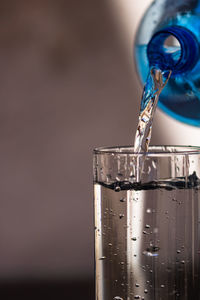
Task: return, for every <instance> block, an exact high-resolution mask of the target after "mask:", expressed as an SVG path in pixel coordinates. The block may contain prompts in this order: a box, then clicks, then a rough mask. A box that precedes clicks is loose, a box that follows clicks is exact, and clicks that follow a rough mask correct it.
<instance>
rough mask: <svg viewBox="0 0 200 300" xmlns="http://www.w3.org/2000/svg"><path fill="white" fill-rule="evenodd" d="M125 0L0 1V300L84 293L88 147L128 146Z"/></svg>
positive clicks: (135, 85)
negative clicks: (2, 296)
mask: <svg viewBox="0 0 200 300" xmlns="http://www.w3.org/2000/svg"><path fill="white" fill-rule="evenodd" d="M132 1H134V0H132ZM134 2H135V4H132V9H133V10H132V11H131V16H132V17H131V18H133V19H130V20H132V22H133V23H131V22H130V23H128V21H127V20H128V19H127V18H128V17H127V18H126V12H127V11H129V9H128V10H127V8H126V11H124V10H123V9H125V6H123V5H124V4H122V1H120V0H116V1H113V0H112V1H111V0H110V1H108V0H84V1H82V0H75V1H72V0H71V1H70V0H65V1H64V0H57V1H53V0H52V1H51V0H50V1H45V0H40V1H38V0H34V1H33V0H26V1H25V0H24V1H23V0H18V1H0V41H1V43H0V70H1V71H0V76H1V79H0V99H1V100H0V103H1V109H0V292H2V293H4V294H5V295H6V296H5V297H4V298H3V299H13V297H15V299H18V298H19V299H39V298H38V297H40V296H41V297H42V298H43V299H67V298H69V296H70V297H73V299H79V298H80V297H81V299H94V296H93V276H94V271H93V267H94V264H93V260H94V257H93V251H94V250H93V243H94V241H93V194H92V150H93V148H94V147H96V146H108V145H125V144H131V143H132V142H133V137H134V134H135V128H136V123H137V115H138V110H139V100H140V95H141V86H140V84H139V81H138V79H137V75H136V70H135V66H134V62H133V53H132V51H133V49H132V48H133V37H134V34H135V30H136V26H137V25H138V20H139V18H140V17H141V14H142V12H143V11H144V6H147V5H148V4H149V3H150V2H151V1H150V0H143V1H140V3H136V2H137V1H134ZM124 3H125V5H126V4H127V5H128V3H129V4H130V1H129V0H124ZM134 20H135V21H134ZM131 24H133V27H131ZM163 118H164V119H165V118H166V117H163ZM158 119H159V116H158V117H156V120H158ZM155 122H156V121H155ZM165 122H168V123H169V124H172V125H169V126H172V127H173V124H174V123H173V122H174V121H171V120H166V121H165ZM170 122H172V123H170ZM162 124H163V123H162V122H161V123H160V126H159V128H157V126H155V129H154V135H153V143H163V132H165V130H166V128H165V126H164V125H162ZM165 124H167V123H165ZM168 128H169V127H168ZM198 133H199V131H198ZM165 141H167V142H169V141H172V142H173V141H174V140H173V139H172V138H171V140H170V138H168V139H165ZM196 144H197V143H196ZM9 297H10V298H9ZM23 297H24V298H23ZM31 297H32V298H31Z"/></svg>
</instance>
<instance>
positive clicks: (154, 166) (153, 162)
mask: <svg viewBox="0 0 200 300" xmlns="http://www.w3.org/2000/svg"><path fill="white" fill-rule="evenodd" d="M152 166H153V168H154V169H156V163H155V161H154V160H152Z"/></svg>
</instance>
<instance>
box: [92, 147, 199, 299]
mask: <svg viewBox="0 0 200 300" xmlns="http://www.w3.org/2000/svg"><path fill="white" fill-rule="evenodd" d="M138 178H139V181H138ZM199 178H200V148H198V147H172V146H170V147H168V146H165V147H164V146H162V147H159V146H157V147H150V149H149V153H147V154H145V155H144V154H134V152H133V148H130V147H121V148H120V147H118V148H107V149H102V148H101V149H96V150H95V151H94V201H95V253H96V254H95V257H96V300H112V299H115V300H122V299H123V300H129V299H130V300H132V299H133V300H134V299H140V300H144V299H145V300H167V299H170V300H175V299H176V300H177V299H180V300H191V299H200V288H199V282H200V189H199V187H200V179H199Z"/></svg>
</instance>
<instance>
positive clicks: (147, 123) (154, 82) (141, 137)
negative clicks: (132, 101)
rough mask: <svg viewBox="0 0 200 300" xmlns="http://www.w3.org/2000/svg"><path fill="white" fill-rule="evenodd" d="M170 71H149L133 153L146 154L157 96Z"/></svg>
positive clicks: (164, 84) (153, 68) (154, 69)
mask: <svg viewBox="0 0 200 300" xmlns="http://www.w3.org/2000/svg"><path fill="white" fill-rule="evenodd" d="M171 73H172V71H169V70H165V71H162V70H160V69H157V68H155V67H152V68H151V69H150V72H149V75H148V78H147V81H146V84H145V86H144V91H143V96H142V100H141V108H140V115H139V122H138V127H137V131H136V135H135V142H134V152H136V153H139V152H147V151H148V147H149V143H150V139H151V133H152V123H153V117H154V113H155V110H156V106H157V103H158V99H159V95H160V93H161V92H162V90H163V88H164V87H165V86H166V84H167V82H168V80H169V78H170V76H171Z"/></svg>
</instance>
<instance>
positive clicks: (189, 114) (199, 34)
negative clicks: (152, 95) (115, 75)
mask: <svg viewBox="0 0 200 300" xmlns="http://www.w3.org/2000/svg"><path fill="white" fill-rule="evenodd" d="M135 57H136V64H137V69H138V73H139V74H140V77H141V80H142V82H143V83H145V81H146V78H147V75H148V72H149V68H150V67H151V66H156V67H158V68H159V69H162V70H172V75H171V78H170V80H169V82H168V84H167V86H166V87H165V89H164V90H163V92H162V94H161V96H160V100H159V103H158V106H159V107H160V108H161V109H162V110H163V111H164V112H166V113H167V114H169V115H170V116H172V117H174V118H175V119H177V120H179V121H182V122H185V123H187V124H190V125H195V126H199V127H200V0H176V1H175V0H156V1H154V2H153V3H152V5H151V6H150V7H149V9H148V10H147V12H146V13H145V15H144V17H143V19H142V21H141V23H140V26H139V30H138V33H137V37H136V42H135Z"/></svg>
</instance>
